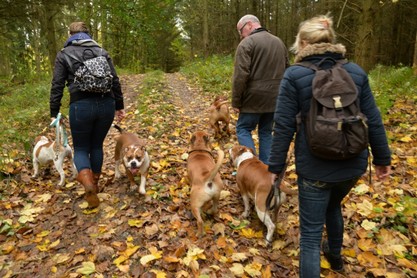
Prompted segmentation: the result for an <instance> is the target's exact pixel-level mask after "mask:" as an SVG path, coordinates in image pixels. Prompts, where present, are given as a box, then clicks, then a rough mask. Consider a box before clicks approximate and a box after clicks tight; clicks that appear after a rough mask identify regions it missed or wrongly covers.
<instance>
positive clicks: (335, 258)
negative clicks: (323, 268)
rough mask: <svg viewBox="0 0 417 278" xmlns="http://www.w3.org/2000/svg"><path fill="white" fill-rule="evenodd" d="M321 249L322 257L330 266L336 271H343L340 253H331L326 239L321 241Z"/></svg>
mask: <svg viewBox="0 0 417 278" xmlns="http://www.w3.org/2000/svg"><path fill="white" fill-rule="evenodd" d="M321 250H322V251H323V254H324V257H326V259H327V261H328V262H329V263H330V268H331V269H332V270H334V271H337V272H343V271H344V268H343V259H342V256H341V255H340V254H338V255H337V254H331V253H330V250H329V242H328V241H327V240H325V241H323V243H322V245H321Z"/></svg>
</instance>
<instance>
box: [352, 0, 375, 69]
mask: <svg viewBox="0 0 417 278" xmlns="http://www.w3.org/2000/svg"><path fill="white" fill-rule="evenodd" d="M373 2H374V1H373V0H361V3H362V6H361V15H360V18H359V24H358V26H361V27H360V28H358V33H357V40H356V47H355V59H354V60H355V61H356V63H358V64H359V65H360V66H361V67H362V68H363V69H364V70H365V71H369V70H370V69H372V68H373V67H374V65H375V61H376V54H375V47H373V46H374V45H377V43H376V42H375V39H376V38H374V33H373V29H374V22H375V20H376V19H375V18H376V14H377V13H376V10H375V9H376V7H377V5H378V4H374V3H373Z"/></svg>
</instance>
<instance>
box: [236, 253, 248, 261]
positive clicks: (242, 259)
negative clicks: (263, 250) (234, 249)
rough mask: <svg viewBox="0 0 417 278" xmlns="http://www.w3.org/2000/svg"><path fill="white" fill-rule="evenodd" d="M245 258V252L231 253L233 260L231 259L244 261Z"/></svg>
mask: <svg viewBox="0 0 417 278" xmlns="http://www.w3.org/2000/svg"><path fill="white" fill-rule="evenodd" d="M247 258H248V257H247V256H246V254H245V253H233V255H232V260H233V261H235V262H238V261H241V262H243V261H245V260H246V259H247Z"/></svg>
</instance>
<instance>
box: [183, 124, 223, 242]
mask: <svg viewBox="0 0 417 278" xmlns="http://www.w3.org/2000/svg"><path fill="white" fill-rule="evenodd" d="M223 158H224V152H223V151H222V150H218V158H217V162H216V163H215V161H214V158H213V155H212V153H211V149H210V148H209V136H208V134H207V133H206V132H204V131H197V132H195V133H194V134H193V135H192V137H191V147H190V151H189V156H188V160H187V171H188V177H189V180H190V184H191V193H190V206H191V212H192V213H193V215H194V217H195V218H196V220H197V227H198V236H202V235H204V227H203V219H202V218H201V210H202V208H203V207H206V205H210V202H211V208H210V209H209V210H208V211H207V213H208V214H214V213H217V211H218V205H219V199H220V191H221V190H222V189H223V181H222V179H221V177H220V174H219V169H220V167H221V165H222V163H223Z"/></svg>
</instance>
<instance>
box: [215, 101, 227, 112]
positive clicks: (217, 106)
mask: <svg viewBox="0 0 417 278" xmlns="http://www.w3.org/2000/svg"><path fill="white" fill-rule="evenodd" d="M227 103H229V101H228V100H225V101H222V102H220V103H218V104H217V105H216V109H217V110H220V107H221V106H222V105H223V104H227Z"/></svg>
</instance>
